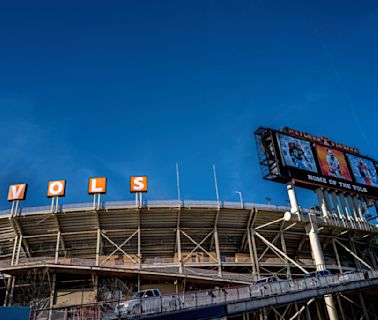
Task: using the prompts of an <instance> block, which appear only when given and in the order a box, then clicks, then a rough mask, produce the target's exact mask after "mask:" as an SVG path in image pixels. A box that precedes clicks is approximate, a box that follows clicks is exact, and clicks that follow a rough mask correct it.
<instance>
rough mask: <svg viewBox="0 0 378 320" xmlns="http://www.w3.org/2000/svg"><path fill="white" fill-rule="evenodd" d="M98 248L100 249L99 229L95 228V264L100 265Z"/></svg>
mask: <svg viewBox="0 0 378 320" xmlns="http://www.w3.org/2000/svg"><path fill="white" fill-rule="evenodd" d="M100 250H101V229H100V228H99V229H97V243H96V266H99V265H100Z"/></svg>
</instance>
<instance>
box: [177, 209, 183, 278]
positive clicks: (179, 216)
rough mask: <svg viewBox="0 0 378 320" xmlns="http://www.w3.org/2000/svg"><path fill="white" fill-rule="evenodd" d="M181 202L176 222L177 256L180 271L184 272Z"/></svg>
mask: <svg viewBox="0 0 378 320" xmlns="http://www.w3.org/2000/svg"><path fill="white" fill-rule="evenodd" d="M180 222H181V204H180V206H179V210H178V212H177V224H176V245H177V258H178V262H179V273H182V272H183V269H184V263H183V260H182V254H181V231H180V226H181V223H180Z"/></svg>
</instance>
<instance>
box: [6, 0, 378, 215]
mask: <svg viewBox="0 0 378 320" xmlns="http://www.w3.org/2000/svg"><path fill="white" fill-rule="evenodd" d="M377 57H378V3H377V2H376V1H265V0H264V1H262V0H260V1H251V0H250V1H219V0H217V1H107V2H104V1H45V2H41V1H24V2H22V1H2V3H1V5H0V115H1V116H0V142H1V157H0V209H5V208H8V207H9V204H8V203H7V201H6V196H7V191H8V186H9V184H10V183H14V182H26V183H28V184H29V194H28V199H27V201H25V202H24V203H23V204H22V205H23V206H32V205H46V204H48V203H49V200H48V199H46V196H45V194H46V189H47V181H48V180H51V179H61V178H65V179H67V196H66V198H65V199H64V200H63V202H66V203H70V202H84V201H90V197H89V196H88V195H87V193H86V192H87V178H89V177H92V176H107V177H108V194H107V195H106V196H105V197H106V198H105V199H107V200H120V199H132V197H131V195H130V194H129V191H128V184H129V181H128V179H129V176H130V175H135V174H136V175H139V174H146V175H148V176H149V182H150V184H149V193H148V195H147V198H148V199H173V198H176V184H175V181H176V180H175V179H176V177H175V163H176V161H178V162H179V165H180V170H181V182H182V196H183V198H185V199H215V192H214V186H213V180H212V169H211V165H212V163H213V162H214V163H215V164H216V167H217V173H218V182H219V189H220V195H221V198H222V199H224V200H235V201H237V200H238V195H237V194H235V191H242V192H243V196H244V198H245V200H248V201H252V200H253V201H257V202H265V197H267V196H269V197H271V198H272V202H274V203H277V204H284V203H285V199H286V197H287V195H286V192H285V187H284V186H283V185H279V184H274V183H269V182H265V181H263V180H262V178H261V174H260V168H259V166H258V161H257V153H256V147H255V142H254V140H253V136H252V133H253V131H254V130H255V129H257V128H258V127H259V126H267V127H273V128H281V127H284V126H290V127H294V128H297V129H299V130H303V131H307V132H311V133H313V134H319V135H325V136H328V137H330V138H332V139H333V140H336V141H339V142H343V143H345V144H349V145H352V146H356V147H358V148H359V149H360V150H361V151H362V153H364V154H367V155H369V156H371V157H374V158H376V159H377V158H378V151H377V150H378V149H377V147H378V140H377V139H376V136H377V131H376V130H377V114H378V112H377V102H378V88H377V86H378V59H377Z"/></svg>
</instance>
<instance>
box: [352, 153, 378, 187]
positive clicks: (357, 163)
mask: <svg viewBox="0 0 378 320" xmlns="http://www.w3.org/2000/svg"><path fill="white" fill-rule="evenodd" d="M347 157H348V160H349V163H350V166H351V167H352V171H353V175H354V178H355V179H356V182H358V183H361V184H365V185H368V186H373V187H378V178H377V171H376V170H375V167H374V163H373V161H371V160H369V159H365V158H362V157H359V156H355V155H351V154H347Z"/></svg>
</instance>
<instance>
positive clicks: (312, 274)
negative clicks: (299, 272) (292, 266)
mask: <svg viewBox="0 0 378 320" xmlns="http://www.w3.org/2000/svg"><path fill="white" fill-rule="evenodd" d="M331 275H332V272H331V271H329V270H328V269H324V270H317V271H313V272H310V273H307V274H305V276H304V278H305V279H308V278H320V277H326V276H331Z"/></svg>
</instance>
